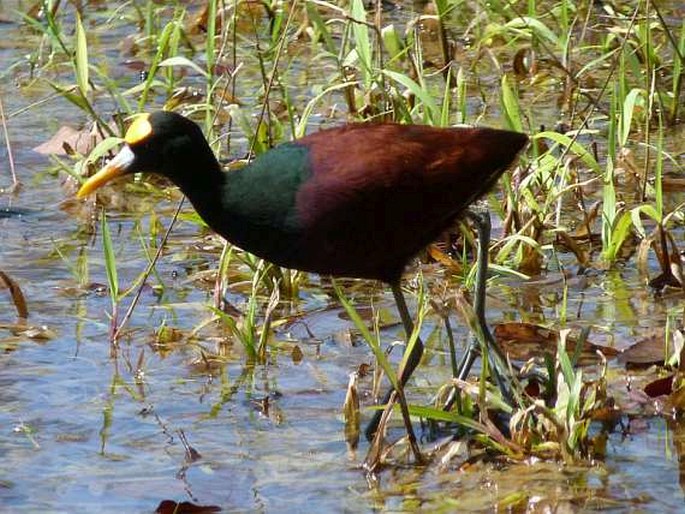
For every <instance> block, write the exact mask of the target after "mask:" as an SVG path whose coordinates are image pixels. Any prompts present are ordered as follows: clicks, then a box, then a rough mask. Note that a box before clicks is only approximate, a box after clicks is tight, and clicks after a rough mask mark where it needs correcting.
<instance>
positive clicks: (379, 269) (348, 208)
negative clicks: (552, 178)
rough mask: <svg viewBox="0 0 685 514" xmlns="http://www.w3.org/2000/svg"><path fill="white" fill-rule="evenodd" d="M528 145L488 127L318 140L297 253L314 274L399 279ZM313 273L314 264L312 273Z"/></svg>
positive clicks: (340, 134)
mask: <svg viewBox="0 0 685 514" xmlns="http://www.w3.org/2000/svg"><path fill="white" fill-rule="evenodd" d="M526 141H527V138H526V136H524V135H522V134H517V133H513V132H507V131H499V130H492V129H470V128H452V129H438V128H433V127H426V126H418V125H410V126H407V125H395V124H381V125H350V126H347V127H343V128H340V129H332V130H326V131H321V132H318V133H315V134H313V135H311V136H308V137H306V138H303V139H301V140H300V141H299V142H298V143H299V144H301V145H304V146H306V147H307V148H308V149H309V157H310V163H311V167H312V176H311V178H310V179H309V180H308V181H307V182H306V183H305V184H304V185H303V186H302V187H301V188H300V190H299V192H298V194H297V211H298V218H299V219H300V221H301V223H302V226H303V229H304V230H303V233H304V234H305V241H304V244H303V245H302V246H301V250H300V251H304V252H308V255H307V256H302V257H303V258H306V259H309V260H311V262H312V263H313V264H315V265H317V266H318V268H319V269H318V270H317V271H319V272H320V273H330V274H335V275H343V276H344V275H347V276H359V277H366V278H376V279H380V280H384V281H389V282H391V281H395V280H397V279H399V275H400V274H401V272H402V269H403V268H404V266H405V265H406V263H407V261H408V260H409V259H411V258H412V257H413V256H414V255H415V254H416V253H417V252H418V251H420V250H421V249H422V248H423V247H424V246H426V245H427V244H428V243H430V242H431V241H432V240H433V239H435V238H436V237H437V236H438V235H439V234H440V232H442V231H443V230H444V229H445V228H446V227H447V226H448V225H449V224H450V223H451V222H452V221H453V220H454V218H455V217H457V216H458V215H459V214H460V213H461V212H462V211H463V210H464V208H465V207H467V206H468V205H469V204H470V203H472V202H473V201H474V200H475V199H477V198H478V197H479V196H481V195H482V194H483V193H485V192H486V191H487V190H489V189H490V187H491V186H492V185H493V184H494V182H495V181H496V180H497V178H499V176H500V175H501V174H502V172H504V170H505V169H506V168H507V167H508V166H509V164H510V163H511V161H512V160H513V159H514V158H515V157H516V155H517V153H518V152H519V151H520V150H521V148H523V146H524V145H525V143H526ZM310 268H312V266H310Z"/></svg>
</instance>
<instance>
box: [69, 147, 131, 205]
mask: <svg viewBox="0 0 685 514" xmlns="http://www.w3.org/2000/svg"><path fill="white" fill-rule="evenodd" d="M134 159H135V155H134V154H133V152H132V151H131V149H130V148H129V146H128V145H125V146H124V147H123V148H122V149H121V150H120V151H119V153H118V154H117V155H116V156H115V157H114V159H112V160H111V161H109V162H108V163H107V164H106V165H105V167H104V168H102V169H101V170H100V171H98V172H97V173H96V174H95V175H93V176H92V177H90V178H89V179H88V180H86V182H85V183H84V184H83V185H82V186H81V189H79V190H78V193H76V198H84V197H86V196H88V195H89V194H91V193H92V192H93V191H95V190H96V189H99V188H100V187H102V186H104V185H105V184H106V183H107V182H109V181H110V180H112V179H114V178H116V177H120V176H121V175H123V174H124V173H126V172H127V171H128V168H129V167H130V166H131V164H132V163H133V160H134Z"/></svg>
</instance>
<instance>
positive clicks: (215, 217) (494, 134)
mask: <svg viewBox="0 0 685 514" xmlns="http://www.w3.org/2000/svg"><path fill="white" fill-rule="evenodd" d="M527 142H528V137H527V136H526V135H525V134H522V133H519V132H513V131H508V130H501V129H493V128H485V127H446V128H439V127H432V126H427V125H418V124H400V123H389V122H382V123H374V122H370V123H348V124H343V125H341V126H337V127H333V128H326V129H323V130H320V131H318V132H313V133H311V134H309V135H306V136H304V137H302V138H299V139H296V140H294V141H291V142H286V143H282V144H280V145H277V146H275V147H274V148H272V149H270V150H268V151H266V152H264V153H262V154H260V155H258V156H257V157H256V158H255V159H254V160H252V161H251V162H250V163H249V164H248V165H246V166H244V167H242V168H240V169H238V170H234V171H230V172H224V171H223V170H222V167H221V165H220V164H219V162H218V160H217V159H216V157H215V155H214V153H213V151H212V149H211V147H210V145H209V143H208V142H207V140H206V139H205V137H204V135H203V132H202V130H201V128H200V127H199V125H197V124H196V123H195V122H194V121H192V120H191V119H189V118H187V117H184V116H182V115H181V114H178V113H175V112H170V111H156V112H152V113H144V114H140V115H138V116H137V117H135V118H134V120H133V122H132V123H131V125H130V126H129V128H128V129H127V131H126V133H125V136H124V146H123V147H122V148H121V150H120V151H119V152H118V153H117V155H116V156H115V157H114V158H113V159H112V160H110V161H109V163H107V164H106V165H105V166H104V167H103V168H102V169H101V170H100V171H99V172H97V173H96V174H95V175H93V176H92V177H90V178H88V179H87V180H86V181H85V182H84V183H83V185H82V186H81V187H80V189H79V191H78V192H77V197H78V198H84V197H85V196H87V195H89V194H91V193H93V192H94V191H95V190H97V189H98V188H100V187H101V186H103V185H104V184H106V183H108V182H109V181H110V180H112V179H114V178H116V177H119V176H122V175H126V174H132V173H138V172H151V173H158V174H161V175H163V176H165V177H166V178H168V179H169V180H170V181H171V182H173V183H174V184H175V185H176V186H178V187H179V189H180V190H181V191H182V192H183V194H184V195H185V196H186V197H187V198H188V199H189V200H190V202H191V203H192V205H193V207H194V208H195V210H196V211H197V212H198V214H199V215H200V216H201V217H202V219H203V220H204V221H205V222H206V223H207V225H209V227H211V228H212V229H213V230H214V231H215V232H216V233H218V234H219V235H221V236H222V237H224V238H225V239H226V240H228V241H229V242H230V243H232V244H234V245H236V246H238V247H239V248H242V249H243V250H245V251H248V252H250V253H252V254H254V255H256V256H258V257H261V258H263V259H265V260H266V261H269V262H271V263H273V264H276V265H278V266H282V267H285V268H291V269H296V270H301V271H305V272H311V273H317V274H319V275H324V276H326V275H328V276H333V277H347V278H359V279H370V280H377V281H380V282H383V283H386V284H388V285H389V286H390V288H391V290H392V293H393V296H394V299H395V302H396V304H397V308H398V311H399V314H400V318H401V320H402V323H403V326H404V330H405V332H406V335H407V337H410V335H411V333H412V331H413V323H412V318H411V316H410V314H409V310H408V308H407V304H406V301H405V298H404V295H403V293H402V289H401V278H402V274H403V271H404V269H405V268H406V267H407V265H408V264H409V262H410V261H411V260H412V259H413V258H414V257H415V256H416V255H417V254H418V253H419V252H420V251H421V250H422V249H423V248H425V247H426V246H427V245H428V244H430V243H431V242H433V241H434V240H435V239H436V238H437V237H438V236H439V235H440V234H441V233H443V232H444V231H445V230H446V229H448V228H449V227H450V226H451V225H452V224H453V223H454V222H455V220H457V219H459V217H460V216H462V215H463V214H464V212H465V210H466V209H467V208H468V207H469V206H470V205H471V204H472V203H474V202H475V201H476V200H478V199H479V198H480V197H482V196H483V195H484V194H485V193H487V192H488V191H490V190H491V189H492V187H493V186H494V185H495V183H496V182H497V180H498V179H499V178H500V176H501V175H502V174H503V173H504V172H505V171H506V170H507V169H508V168H509V167H510V166H511V164H512V163H513V161H514V160H515V158H516V157H517V155H518V154H519V153H520V152H521V151H522V149H523V148H524V147H525V146H526V144H527ZM422 353H423V344H422V343H421V341H420V339H419V340H418V341H417V342H416V343H415V344H414V346H413V350H412V352H411V355H409V356H408V359H407V362H406V365H405V367H404V369H403V370H402V372H401V374H400V376H399V377H398V378H399V381H400V382H401V384H402V385H404V384H406V382H407V380H408V379H409V377H410V376H411V374H412V373H413V371H414V369H415V368H416V366H417V365H418V364H419V362H420V360H421V356H422ZM389 398H390V393H388V396H386V402H388V399H389ZM407 416H408V415H407ZM378 421H379V417H378V416H376V417H375V418H374V420H373V421H372V423H371V424H375V425H376V426H371V424H370V425H369V429H367V436H368V437H371V436H372V435H374V434H375V431H376V427H377V425H378ZM407 424H408V425H409V426H408V430H410V427H411V423H410V422H409V421H408V420H407V419H405V425H407ZM412 435H413V434H412Z"/></svg>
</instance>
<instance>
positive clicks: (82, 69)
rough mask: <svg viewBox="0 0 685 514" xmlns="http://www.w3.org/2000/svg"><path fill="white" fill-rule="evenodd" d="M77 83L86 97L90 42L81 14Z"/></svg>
mask: <svg viewBox="0 0 685 514" xmlns="http://www.w3.org/2000/svg"><path fill="white" fill-rule="evenodd" d="M75 59H76V84H77V85H78V88H79V91H80V92H81V94H82V95H83V96H84V97H85V96H86V94H87V93H88V42H87V41H86V32H85V30H83V24H82V23H81V16H80V15H79V14H78V13H77V14H76V56H75Z"/></svg>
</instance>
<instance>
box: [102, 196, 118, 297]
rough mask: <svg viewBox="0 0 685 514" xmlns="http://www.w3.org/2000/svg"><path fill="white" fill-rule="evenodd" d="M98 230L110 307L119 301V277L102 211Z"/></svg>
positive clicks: (105, 215) (104, 215)
mask: <svg viewBox="0 0 685 514" xmlns="http://www.w3.org/2000/svg"><path fill="white" fill-rule="evenodd" d="M100 229H101V232H102V248H103V251H104V254H105V271H106V273H107V285H108V286H109V295H110V297H111V298H112V305H116V303H117V301H118V299H119V277H118V276H117V261H116V256H115V255H114V248H113V246H112V236H111V234H110V232H109V224H108V223H107V214H105V210H104V209H103V210H102V216H101V218H100Z"/></svg>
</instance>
